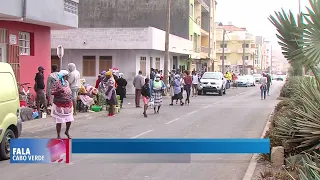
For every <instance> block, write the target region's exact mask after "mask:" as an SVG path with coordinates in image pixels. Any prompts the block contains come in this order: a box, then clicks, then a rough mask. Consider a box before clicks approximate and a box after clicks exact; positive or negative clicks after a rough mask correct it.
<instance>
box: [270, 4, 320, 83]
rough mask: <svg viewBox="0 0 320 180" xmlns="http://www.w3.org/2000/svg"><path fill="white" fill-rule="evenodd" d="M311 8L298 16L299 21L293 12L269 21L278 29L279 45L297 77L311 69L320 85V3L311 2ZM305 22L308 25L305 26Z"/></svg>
mask: <svg viewBox="0 0 320 180" xmlns="http://www.w3.org/2000/svg"><path fill="white" fill-rule="evenodd" d="M309 3H310V6H311V8H307V13H306V14H302V13H300V14H298V16H297V20H298V22H296V19H295V17H294V15H293V13H292V12H291V11H289V13H286V12H285V11H284V10H283V9H282V11H279V12H275V16H272V15H270V17H269V21H270V22H271V23H272V24H273V25H274V26H275V27H276V28H277V31H278V33H279V34H277V37H278V39H279V41H278V43H279V45H280V46H281V49H282V54H283V55H284V56H285V58H286V59H287V60H288V61H289V62H290V64H291V66H292V67H293V68H294V74H295V75H302V70H301V71H300V70H299V69H302V67H303V66H305V67H306V68H307V69H310V70H311V71H312V73H313V74H314V75H315V77H316V80H317V82H318V85H320V77H319V73H317V70H316V67H317V66H318V64H319V63H320V19H319V17H320V1H319V0H309ZM303 20H305V21H306V24H303V23H302V22H303Z"/></svg>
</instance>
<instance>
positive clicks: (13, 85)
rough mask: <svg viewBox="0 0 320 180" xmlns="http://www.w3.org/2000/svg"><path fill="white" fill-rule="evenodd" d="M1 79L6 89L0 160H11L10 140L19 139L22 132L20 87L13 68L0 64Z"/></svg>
mask: <svg viewBox="0 0 320 180" xmlns="http://www.w3.org/2000/svg"><path fill="white" fill-rule="evenodd" d="M0 79H1V82H2V84H4V85H5V88H3V89H2V91H0V99H1V101H0V109H1V111H0V160H3V159H9V158H10V139H14V138H18V137H19V136H20V134H21V130H22V121H21V119H20V100H19V93H18V86H17V82H16V78H15V75H14V73H13V70H12V67H11V65H10V64H8V63H2V62H0Z"/></svg>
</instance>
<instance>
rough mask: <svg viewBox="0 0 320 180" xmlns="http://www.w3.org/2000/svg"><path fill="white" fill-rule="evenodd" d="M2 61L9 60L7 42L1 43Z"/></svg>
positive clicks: (0, 55)
mask: <svg viewBox="0 0 320 180" xmlns="http://www.w3.org/2000/svg"><path fill="white" fill-rule="evenodd" d="M0 62H8V57H7V44H0Z"/></svg>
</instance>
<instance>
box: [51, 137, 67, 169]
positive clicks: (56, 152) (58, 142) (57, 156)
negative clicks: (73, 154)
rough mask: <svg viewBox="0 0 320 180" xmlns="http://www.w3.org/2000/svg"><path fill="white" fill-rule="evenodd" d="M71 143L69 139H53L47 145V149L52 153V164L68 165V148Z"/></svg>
mask: <svg viewBox="0 0 320 180" xmlns="http://www.w3.org/2000/svg"><path fill="white" fill-rule="evenodd" d="M67 143H69V141H68V140H67V139H51V140H50V141H49V142H48V144H47V149H48V150H49V152H50V160H51V163H67V162H66V156H67V147H66V144H67Z"/></svg>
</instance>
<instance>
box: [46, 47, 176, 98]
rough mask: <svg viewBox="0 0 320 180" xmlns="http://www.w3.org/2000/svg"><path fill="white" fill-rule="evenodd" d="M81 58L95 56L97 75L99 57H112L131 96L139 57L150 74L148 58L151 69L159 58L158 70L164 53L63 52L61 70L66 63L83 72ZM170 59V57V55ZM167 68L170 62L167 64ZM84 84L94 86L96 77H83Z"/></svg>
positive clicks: (128, 51) (162, 62) (119, 51)
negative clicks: (143, 59)
mask: <svg viewBox="0 0 320 180" xmlns="http://www.w3.org/2000/svg"><path fill="white" fill-rule="evenodd" d="M51 54H52V55H56V50H54V49H53V50H52V51H51ZM83 56H96V74H97V75H98V73H99V56H112V66H113V67H116V68H119V71H120V72H122V73H124V78H126V80H127V81H128V85H127V93H128V94H133V93H134V88H133V85H132V81H133V77H134V76H135V75H136V74H137V72H138V71H139V70H140V57H141V56H143V57H146V59H147V61H146V70H147V72H146V74H147V76H148V74H150V67H151V64H150V57H152V58H153V63H154V64H153V67H155V59H156V58H160V69H162V70H163V68H164V53H163V52H160V51H155V50H65V55H64V57H63V64H62V69H66V68H67V65H68V63H71V62H72V63H75V64H76V66H77V69H78V71H79V72H80V74H82V72H83V68H84V67H83V66H82V59H83ZM170 59H172V55H170ZM169 63H170V64H169V67H170V66H171V65H172V62H171V61H170V62H169ZM81 78H84V79H86V83H89V84H91V85H95V82H96V80H97V77H83V76H81Z"/></svg>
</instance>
